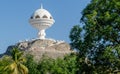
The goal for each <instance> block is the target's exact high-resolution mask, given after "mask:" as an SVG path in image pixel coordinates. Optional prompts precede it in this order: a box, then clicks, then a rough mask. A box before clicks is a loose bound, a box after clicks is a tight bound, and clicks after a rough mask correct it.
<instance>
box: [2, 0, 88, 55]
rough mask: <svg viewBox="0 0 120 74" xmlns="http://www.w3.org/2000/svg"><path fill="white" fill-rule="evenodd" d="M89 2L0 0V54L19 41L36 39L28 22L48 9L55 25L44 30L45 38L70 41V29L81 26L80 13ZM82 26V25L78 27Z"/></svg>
mask: <svg viewBox="0 0 120 74" xmlns="http://www.w3.org/2000/svg"><path fill="white" fill-rule="evenodd" d="M89 2H90V0H74V1H73V0H0V53H3V52H5V50H6V49H7V47H8V46H9V45H14V44H15V43H17V42H18V41H19V40H25V39H32V38H36V37H37V32H38V31H37V30H36V29H35V28H33V27H32V26H31V25H30V24H29V22H28V20H29V18H30V16H31V15H32V13H33V12H34V11H35V10H37V9H38V8H40V6H41V3H42V4H43V8H44V9H46V10H48V11H49V12H50V13H51V14H52V16H53V18H54V19H55V23H54V24H53V26H52V27H51V28H49V29H47V30H46V34H47V36H46V37H47V38H53V39H55V40H64V41H66V42H68V43H69V42H70V39H69V33H70V30H71V28H72V27H73V26H74V25H76V24H80V17H81V12H82V10H83V9H84V8H85V7H86V5H87V4H88V3H89ZM80 25H82V24H80Z"/></svg>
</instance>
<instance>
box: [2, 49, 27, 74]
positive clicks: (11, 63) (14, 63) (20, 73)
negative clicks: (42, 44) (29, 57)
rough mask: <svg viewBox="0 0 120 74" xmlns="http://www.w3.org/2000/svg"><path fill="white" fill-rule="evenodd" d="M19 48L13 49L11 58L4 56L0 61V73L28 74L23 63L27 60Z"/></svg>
mask: <svg viewBox="0 0 120 74" xmlns="http://www.w3.org/2000/svg"><path fill="white" fill-rule="evenodd" d="M22 55H23V53H22V52H21V51H20V50H19V49H18V48H13V49H12V51H11V56H3V57H2V58H1V60H0V63H1V64H0V72H1V73H2V74H28V69H27V67H26V66H25V65H23V63H24V62H25V58H23V57H22Z"/></svg>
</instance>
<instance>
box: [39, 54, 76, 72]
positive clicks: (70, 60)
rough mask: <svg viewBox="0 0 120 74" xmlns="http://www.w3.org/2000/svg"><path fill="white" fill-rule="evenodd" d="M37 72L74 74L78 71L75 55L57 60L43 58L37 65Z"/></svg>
mask: <svg viewBox="0 0 120 74" xmlns="http://www.w3.org/2000/svg"><path fill="white" fill-rule="evenodd" d="M38 70H39V71H40V74H75V73H76V72H77V71H78V68H77V62H76V55H74V54H71V55H67V56H65V57H64V58H57V59H51V58H48V57H43V59H41V61H40V62H39V64H38Z"/></svg>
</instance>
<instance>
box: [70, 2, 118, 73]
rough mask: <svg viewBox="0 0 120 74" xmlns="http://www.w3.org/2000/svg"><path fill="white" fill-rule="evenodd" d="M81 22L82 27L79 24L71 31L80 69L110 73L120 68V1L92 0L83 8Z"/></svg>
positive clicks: (82, 70) (81, 71)
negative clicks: (77, 52)
mask: <svg viewBox="0 0 120 74" xmlns="http://www.w3.org/2000/svg"><path fill="white" fill-rule="evenodd" d="M81 22H82V23H83V27H80V26H79V25H76V26H74V27H73V28H72V30H71V32H70V39H71V46H72V47H73V48H74V49H77V50H79V56H78V59H77V61H78V63H79V64H80V65H79V69H80V71H79V72H80V73H87V72H89V73H90V74H93V73H99V74H109V73H113V72H114V71H116V70H120V67H119V63H120V62H119V61H120V60H119V59H120V57H119V56H118V55H120V53H119V49H120V48H119V46H120V45H119V44H120V1H119V0H92V1H91V3H90V4H88V6H87V7H86V8H85V9H84V10H83V12H82V17H81ZM116 47H117V48H118V49H116ZM86 58H87V59H88V60H87V61H88V62H89V63H86ZM84 67H85V68H84ZM86 68H87V69H88V70H86ZM91 69H92V70H91ZM90 71H92V73H91V72H90Z"/></svg>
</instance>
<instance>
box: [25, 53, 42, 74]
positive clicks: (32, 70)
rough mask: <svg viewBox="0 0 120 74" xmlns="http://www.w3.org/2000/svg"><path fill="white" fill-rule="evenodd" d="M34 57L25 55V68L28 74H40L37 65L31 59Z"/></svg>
mask: <svg viewBox="0 0 120 74" xmlns="http://www.w3.org/2000/svg"><path fill="white" fill-rule="evenodd" d="M33 58H34V57H33V56H32V55H30V54H27V55H26V59H27V62H26V63H25V66H26V67H27V68H28V69H29V74H40V72H39V70H38V68H37V67H38V63H37V62H36V61H35V60H34V59H33Z"/></svg>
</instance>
